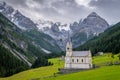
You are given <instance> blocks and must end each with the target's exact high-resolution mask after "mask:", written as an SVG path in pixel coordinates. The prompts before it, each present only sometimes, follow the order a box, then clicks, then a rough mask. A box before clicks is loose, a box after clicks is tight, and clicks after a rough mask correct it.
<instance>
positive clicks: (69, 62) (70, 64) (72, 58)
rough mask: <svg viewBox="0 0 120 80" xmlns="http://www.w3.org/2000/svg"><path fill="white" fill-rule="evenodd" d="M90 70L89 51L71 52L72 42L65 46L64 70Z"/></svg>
mask: <svg viewBox="0 0 120 80" xmlns="http://www.w3.org/2000/svg"><path fill="white" fill-rule="evenodd" d="M90 68H92V55H91V52H90V50H89V51H73V50H72V42H71V41H70V40H69V41H68V42H67V45H66V56H65V69H90Z"/></svg>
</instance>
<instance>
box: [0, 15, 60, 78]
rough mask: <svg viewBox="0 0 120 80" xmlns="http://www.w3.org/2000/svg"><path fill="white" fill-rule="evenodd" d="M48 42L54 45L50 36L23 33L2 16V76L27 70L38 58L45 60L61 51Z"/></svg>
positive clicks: (0, 44)
mask: <svg viewBox="0 0 120 80" xmlns="http://www.w3.org/2000/svg"><path fill="white" fill-rule="evenodd" d="M48 40H49V42H50V41H53V44H54V40H53V39H52V38H51V37H50V36H48V35H46V34H44V33H40V32H39V31H37V30H36V29H34V30H29V31H27V32H26V31H23V30H21V29H19V28H18V27H17V26H16V25H14V24H13V23H12V22H11V21H9V20H8V19H7V18H6V17H4V16H3V15H2V14H0V49H1V50H0V55H1V56H0V58H1V59H0V76H10V75H12V74H14V73H17V72H20V71H23V70H26V69H28V68H29V67H30V66H31V65H32V64H33V63H34V61H35V60H36V59H37V58H38V57H41V58H44V57H46V56H47V54H50V53H51V52H52V51H53V52H54V51H55V52H56V51H60V49H59V47H56V46H57V45H55V44H54V45H51V44H50V43H49V42H48ZM52 48H53V49H52ZM46 49H47V50H46ZM48 50H51V51H48ZM8 60H9V61H8ZM16 61H17V62H18V63H17V62H16ZM7 65H8V66H7Z"/></svg>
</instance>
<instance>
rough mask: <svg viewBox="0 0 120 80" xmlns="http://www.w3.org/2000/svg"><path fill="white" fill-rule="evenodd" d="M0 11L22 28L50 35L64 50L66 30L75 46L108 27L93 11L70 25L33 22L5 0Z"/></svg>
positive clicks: (0, 4) (0, 5)
mask: <svg viewBox="0 0 120 80" xmlns="http://www.w3.org/2000/svg"><path fill="white" fill-rule="evenodd" d="M0 12H1V13H2V14H3V15H4V16H6V17H7V18H8V19H9V20H10V21H12V22H13V23H14V24H16V25H17V26H18V27H19V28H20V29H22V30H31V29H39V31H40V32H43V33H45V34H47V35H49V36H51V37H52V38H53V39H54V40H55V42H56V43H57V45H59V47H60V48H61V49H62V50H65V45H66V42H67V39H68V31H70V34H71V37H72V41H73V46H74V47H77V46H79V45H81V44H83V43H84V42H86V41H87V40H89V39H91V38H92V37H94V36H96V35H98V34H99V33H101V32H103V31H104V30H105V29H107V28H108V27H109V24H108V23H107V21H106V20H105V19H103V18H101V17H100V16H99V15H98V14H97V13H95V12H92V13H91V14H89V15H88V16H87V18H85V19H83V20H80V21H79V22H74V23H71V24H70V25H69V24H62V23H60V22H52V21H45V20H38V21H34V22H33V21H32V20H31V19H30V18H28V17H26V16H24V15H23V14H21V13H20V12H19V11H18V10H14V8H12V7H11V6H9V5H7V4H6V3H5V2H0ZM51 44H53V43H51Z"/></svg>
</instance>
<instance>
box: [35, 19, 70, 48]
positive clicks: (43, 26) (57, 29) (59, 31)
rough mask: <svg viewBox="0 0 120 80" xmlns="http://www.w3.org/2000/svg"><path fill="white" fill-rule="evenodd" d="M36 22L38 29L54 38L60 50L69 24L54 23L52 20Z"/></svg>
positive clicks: (66, 35)
mask: <svg viewBox="0 0 120 80" xmlns="http://www.w3.org/2000/svg"><path fill="white" fill-rule="evenodd" d="M36 23H37V27H38V28H39V30H40V31H42V32H44V33H45V34H48V35H50V36H51V37H52V38H54V39H55V40H56V42H57V44H58V45H59V46H60V48H61V49H62V50H64V49H65V45H66V41H67V38H68V30H69V26H68V25H67V24H61V23H60V22H56V23H54V22H52V21H44V20H39V21H36Z"/></svg>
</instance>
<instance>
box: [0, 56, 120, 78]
mask: <svg viewBox="0 0 120 80" xmlns="http://www.w3.org/2000/svg"><path fill="white" fill-rule="evenodd" d="M117 56H118V55H115V56H114V58H111V56H110V54H105V55H103V56H95V57H93V63H94V64H97V65H101V67H100V68H96V69H93V70H88V71H83V72H77V73H71V74H64V75H63V74H57V75H56V76H54V73H56V72H58V68H63V67H64V61H60V60H59V58H54V59H50V60H49V61H51V62H53V63H54V65H53V66H47V67H41V68H36V69H31V70H27V71H24V72H21V73H18V74H15V75H13V76H11V77H7V78H0V80H120V76H119V75H120V65H112V66H103V64H105V63H107V62H113V63H114V62H115V61H118V57H117Z"/></svg>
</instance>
